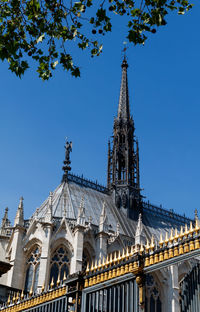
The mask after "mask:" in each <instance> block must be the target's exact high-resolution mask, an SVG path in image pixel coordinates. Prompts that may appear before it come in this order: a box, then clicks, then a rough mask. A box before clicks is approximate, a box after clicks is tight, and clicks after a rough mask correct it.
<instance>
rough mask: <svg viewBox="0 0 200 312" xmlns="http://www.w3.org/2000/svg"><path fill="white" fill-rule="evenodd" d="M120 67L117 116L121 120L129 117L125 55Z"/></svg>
mask: <svg viewBox="0 0 200 312" xmlns="http://www.w3.org/2000/svg"><path fill="white" fill-rule="evenodd" d="M121 67H122V79H121V87H120V96H119V105H118V116H117V118H118V119H122V120H128V119H129V118H130V109H129V95H128V77H127V68H128V63H127V61H126V57H124V59H123V62H122V65H121Z"/></svg>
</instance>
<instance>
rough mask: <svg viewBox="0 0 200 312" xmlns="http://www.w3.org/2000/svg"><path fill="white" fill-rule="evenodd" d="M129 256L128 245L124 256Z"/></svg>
mask: <svg viewBox="0 0 200 312" xmlns="http://www.w3.org/2000/svg"><path fill="white" fill-rule="evenodd" d="M128 257H129V250H128V247H127V248H126V258H128Z"/></svg>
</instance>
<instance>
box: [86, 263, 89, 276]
mask: <svg viewBox="0 0 200 312" xmlns="http://www.w3.org/2000/svg"><path fill="white" fill-rule="evenodd" d="M89 271H90V266H89V262H88V263H87V268H86V273H87V274H88V273H89Z"/></svg>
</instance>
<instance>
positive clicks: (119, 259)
mask: <svg viewBox="0 0 200 312" xmlns="http://www.w3.org/2000/svg"><path fill="white" fill-rule="evenodd" d="M117 261H118V262H120V261H121V252H120V250H119V253H118V258H117Z"/></svg>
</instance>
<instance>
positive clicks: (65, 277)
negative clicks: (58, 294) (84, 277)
mask: <svg viewBox="0 0 200 312" xmlns="http://www.w3.org/2000/svg"><path fill="white" fill-rule="evenodd" d="M66 279H67V276H66V272H65V271H64V276H63V282H65V281H66Z"/></svg>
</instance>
